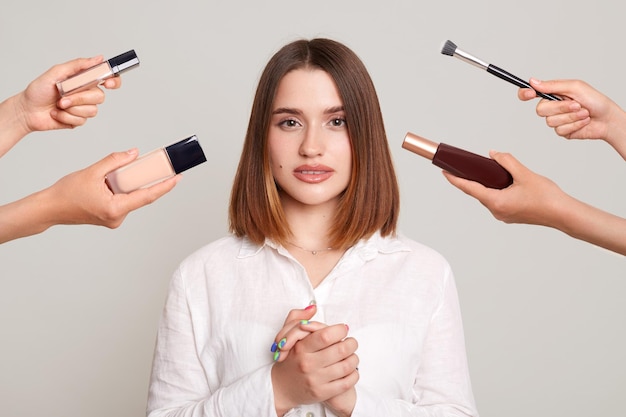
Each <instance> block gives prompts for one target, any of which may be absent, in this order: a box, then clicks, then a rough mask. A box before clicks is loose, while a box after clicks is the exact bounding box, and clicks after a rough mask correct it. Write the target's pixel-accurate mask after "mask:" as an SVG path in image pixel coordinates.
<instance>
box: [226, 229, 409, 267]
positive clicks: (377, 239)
mask: <svg viewBox="0 0 626 417" xmlns="http://www.w3.org/2000/svg"><path fill="white" fill-rule="evenodd" d="M265 246H268V247H270V248H273V249H276V250H277V251H278V253H280V254H283V255H287V254H288V252H287V250H286V249H285V248H284V247H283V246H281V245H279V244H277V243H276V242H274V241H272V240H271V239H265V242H264V243H263V244H261V245H259V244H256V243H253V242H252V241H250V239H248V238H247V237H244V238H243V239H242V241H241V248H240V249H239V254H238V255H237V257H238V258H248V257H251V256H255V255H256V254H258V253H259V252H261V250H262V249H263V248H264V247H265ZM410 250H411V249H410V248H409V247H408V246H407V245H406V244H405V243H404V242H403V241H402V240H401V239H399V238H398V237H397V236H387V237H382V236H381V235H380V232H376V233H374V234H373V235H372V236H371V237H370V238H368V239H361V240H360V241H358V242H357V243H356V245H354V246H353V247H351V248H350V249H348V252H347V253H346V255H348V254H350V255H351V256H358V257H359V258H361V259H363V260H364V261H370V260H372V259H374V258H375V257H376V256H377V255H378V254H379V253H383V254H387V253H394V252H408V251H410Z"/></svg>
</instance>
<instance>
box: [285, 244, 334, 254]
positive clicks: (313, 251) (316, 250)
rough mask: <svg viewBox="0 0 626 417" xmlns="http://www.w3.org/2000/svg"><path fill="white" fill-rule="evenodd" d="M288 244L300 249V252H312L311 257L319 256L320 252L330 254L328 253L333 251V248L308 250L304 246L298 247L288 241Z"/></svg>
mask: <svg viewBox="0 0 626 417" xmlns="http://www.w3.org/2000/svg"><path fill="white" fill-rule="evenodd" d="M287 243H289V244H290V245H291V246H295V247H296V248H298V249H300V250H303V251H305V252H311V255H317V254H318V253H320V252H328V251H331V250H333V248H332V247H329V248H326V249H307V248H303V247H302V246H299V245H296V244H295V243H293V242H289V241H287Z"/></svg>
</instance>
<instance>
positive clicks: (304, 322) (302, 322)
mask: <svg viewBox="0 0 626 417" xmlns="http://www.w3.org/2000/svg"><path fill="white" fill-rule="evenodd" d="M300 324H309V321H308V320H300Z"/></svg>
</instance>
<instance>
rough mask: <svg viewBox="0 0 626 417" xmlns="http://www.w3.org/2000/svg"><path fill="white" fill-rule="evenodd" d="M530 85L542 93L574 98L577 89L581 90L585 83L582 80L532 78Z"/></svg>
mask: <svg viewBox="0 0 626 417" xmlns="http://www.w3.org/2000/svg"><path fill="white" fill-rule="evenodd" d="M529 82H530V85H531V86H532V88H534V89H535V90H537V91H540V92H542V93H552V94H557V95H559V96H561V97H567V98H573V97H574V96H575V95H576V92H577V91H580V90H581V88H583V87H582V85H583V84H586V83H585V82H584V81H581V80H549V81H545V80H539V79H537V78H531V79H530V80H529Z"/></svg>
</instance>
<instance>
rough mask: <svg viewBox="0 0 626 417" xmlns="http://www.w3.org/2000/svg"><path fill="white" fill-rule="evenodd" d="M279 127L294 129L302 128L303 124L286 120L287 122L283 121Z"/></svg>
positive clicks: (279, 123) (293, 120)
mask: <svg viewBox="0 0 626 417" xmlns="http://www.w3.org/2000/svg"><path fill="white" fill-rule="evenodd" d="M278 126H281V127H285V128H294V127H298V126H301V124H300V122H298V121H297V120H295V119H285V120H281V121H280V122H278Z"/></svg>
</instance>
